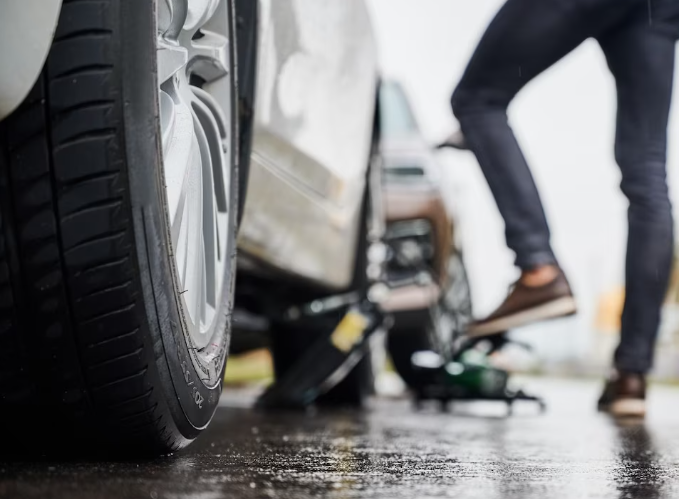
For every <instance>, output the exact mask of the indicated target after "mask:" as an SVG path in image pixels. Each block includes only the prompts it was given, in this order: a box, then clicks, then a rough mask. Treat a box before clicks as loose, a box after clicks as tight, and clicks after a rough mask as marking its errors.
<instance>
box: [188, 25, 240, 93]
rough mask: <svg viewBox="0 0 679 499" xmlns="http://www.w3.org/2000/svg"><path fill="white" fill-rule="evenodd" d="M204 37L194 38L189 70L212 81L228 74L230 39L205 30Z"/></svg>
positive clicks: (207, 80)
mask: <svg viewBox="0 0 679 499" xmlns="http://www.w3.org/2000/svg"><path fill="white" fill-rule="evenodd" d="M202 34H203V36H202V38H198V39H197V40H193V42H192V50H191V55H190V62H189V64H188V65H189V71H191V72H192V73H194V74H196V75H198V76H200V77H201V78H202V79H203V80H205V81H206V82H208V83H210V82H212V81H214V80H216V79H218V78H221V77H223V76H225V75H226V74H228V72H229V70H228V68H229V65H230V50H231V49H230V48H229V40H228V39H227V38H226V37H224V36H222V35H218V34H217V33H214V32H211V31H203V32H202Z"/></svg>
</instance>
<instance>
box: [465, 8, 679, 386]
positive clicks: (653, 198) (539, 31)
mask: <svg viewBox="0 0 679 499" xmlns="http://www.w3.org/2000/svg"><path fill="white" fill-rule="evenodd" d="M678 36H679V0H650V1H649V0H508V1H507V3H506V4H505V5H504V6H503V7H502V9H501V10H500V12H499V13H498V14H497V16H496V17H495V19H494V20H493V21H492V23H491V24H490V26H489V27H488V29H487V31H486V33H485V34H484V36H483V38H482V39H481V42H480V43H479V46H478V47H477V49H476V52H475V53H474V55H473V57H472V59H471V61H470V63H469V66H468V67H467V69H466V71H465V73H464V76H463V77H462V81H461V82H460V84H459V86H458V88H457V89H456V91H455V94H454V95H453V99H452V105H453V111H454V112H455V115H456V116H457V118H458V120H459V121H460V125H461V127H462V131H463V133H464V134H465V137H466V140H467V143H468V144H469V147H470V148H471V149H472V151H473V152H474V153H475V154H476V157H477V158H478V161H479V163H480V165H481V169H482V170H483V173H484V175H485V177H486V179H487V181H488V184H489V185H490V188H491V191H492V193H493V195H494V197H495V200H496V202H497V204H498V207H499V209H500V212H501V214H502V216H503V218H504V221H505V227H506V238H507V244H508V246H509V247H510V248H511V249H512V250H513V251H514V252H515V253H516V264H517V265H518V266H519V267H520V268H522V269H529V268H531V267H535V266H538V265H541V264H551V263H556V258H555V256H554V253H553V252H552V249H551V246H550V234H549V228H548V226H547V221H546V219H545V214H544V211H543V208H542V203H541V201H540V197H539V195H538V191H537V189H536V187H535V183H534V181H533V178H532V176H531V173H530V170H529V169H528V165H527V164H526V160H525V158H524V156H523V154H522V152H521V149H520V148H519V145H518V143H517V141H516V138H515V137H514V134H513V132H512V130H511V128H510V126H509V124H508V122H507V106H508V105H509V103H510V102H511V101H512V99H513V98H514V96H515V95H516V94H517V93H518V92H519V90H521V89H522V88H523V86H524V85H526V83H528V82H529V81H530V80H531V79H533V78H534V77H535V76H537V75H538V74H540V73H541V72H542V71H544V70H545V69H547V68H548V67H550V66H551V65H552V64H554V63H555V62H557V61H558V60H559V59H561V58H562V57H564V56H565V55H566V54H568V53H569V52H571V51H572V50H573V49H575V48H576V47H578V46H579V45H580V44H581V43H582V42H583V41H584V40H586V39H588V38H595V39H596V40H597V41H598V42H599V44H600V46H601V48H602V49H603V51H604V53H605V55H606V59H607V61H608V67H609V68H610V70H611V72H612V73H613V76H614V77H615V80H616V86H617V94H618V116H617V134H616V142H615V157H616V160H617V162H618V164H619V166H620V169H621V171H622V184H621V187H622V191H623V192H624V194H625V195H626V196H627V198H628V199H629V212H628V219H629V239H628V245H627V263H626V282H627V294H626V299H625V308H624V312H623V317H622V337H621V342H620V346H619V347H618V349H617V351H616V355H615V364H616V366H617V367H618V368H619V369H621V370H625V371H633V372H641V373H645V372H647V371H648V370H649V369H650V368H651V365H652V361H653V350H654V345H655V340H656V337H657V332H658V327H659V322H660V309H661V305H662V302H663V298H664V295H665V292H666V289H667V284H668V278H669V274H670V267H671V261H672V253H673V241H674V236H673V221H672V211H671V205H670V200H669V197H668V190H667V182H666V173H665V166H666V165H665V164H666V149H667V122H668V115H669V109H670V101H671V97H672V84H673V76H674V53H675V41H676V39H677V37H678ZM583 77H586V75H583ZM555 97H557V96H555ZM583 119H587V117H586V116H583ZM583 181H586V179H583ZM573 202H574V203H576V202H577V199H573Z"/></svg>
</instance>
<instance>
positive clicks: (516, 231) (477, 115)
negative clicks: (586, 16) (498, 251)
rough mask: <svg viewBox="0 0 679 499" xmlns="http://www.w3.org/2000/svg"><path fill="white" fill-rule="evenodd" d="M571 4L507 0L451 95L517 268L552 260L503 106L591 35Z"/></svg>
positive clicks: (528, 176)
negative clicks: (502, 219)
mask: <svg viewBox="0 0 679 499" xmlns="http://www.w3.org/2000/svg"><path fill="white" fill-rule="evenodd" d="M569 4H570V6H568V7H567V5H569ZM576 4H578V2H577V1H573V2H563V1H560V0H509V1H508V2H507V3H506V4H505V5H504V6H503V7H502V9H501V10H500V11H499V12H498V14H497V16H496V17H495V18H494V19H493V21H492V22H491V24H490V25H489V26H488V29H487V30H486V32H485V34H484V35H483V38H482V39H481V41H480V43H479V45H478V47H477V49H476V51H475V52H474V54H473V56H472V59H471V61H470V62H469V65H468V67H467V69H466V71H465V73H464V75H463V77H462V80H461V81H460V83H459V85H458V87H457V89H456V90H455V93H454V94H453V98H452V106H453V112H454V113H455V116H456V117H457V119H458V121H459V122H460V126H461V129H462V132H463V134H464V138H465V140H466V143H467V146H468V147H469V148H470V149H471V150H472V151H473V152H474V154H475V155H476V157H477V159H478V162H479V164H480V166H481V169H482V171H483V173H484V175H485V177H486V180H487V182H488V185H489V186H490V189H491V191H492V193H493V196H494V198H495V201H496V203H497V205H498V208H499V210H500V213H501V215H502V216H503V218H504V222H505V235H506V239H507V245H508V246H509V248H510V249H512V250H513V251H514V252H515V253H516V265H517V266H518V267H520V268H521V269H524V270H529V269H531V268H535V267H538V266H540V265H545V264H555V263H556V258H555V257H554V253H553V252H552V249H551V246H550V234H549V228H548V226H547V221H546V219H545V214H544V211H543V208H542V203H541V201H540V196H539V194H538V191H537V189H536V187H535V183H534V181H533V177H532V175H531V173H530V170H529V168H528V165H527V163H526V160H525V158H524V156H523V154H522V152H521V149H520V147H519V144H518V143H517V141H516V138H515V136H514V133H513V132H512V129H511V128H510V126H509V123H508V121H507V107H508V105H509V103H510V102H511V101H512V99H513V98H514V96H515V95H516V94H517V93H518V92H519V90H521V89H522V88H523V87H524V86H525V85H526V84H527V83H528V82H529V81H530V80H532V79H533V78H534V77H535V76H537V75H538V74H540V73H541V72H543V71H544V70H545V69H547V68H548V67H550V66H551V65H553V64H554V63H555V62H557V61H558V60H560V59H561V58H562V57H564V56H565V55H566V54H568V53H569V52H571V51H572V50H573V49H575V48H576V47H577V46H578V45H580V44H581V43H582V42H583V41H584V40H585V39H586V38H588V37H589V36H590V34H591V33H590V31H589V29H588V28H587V27H586V26H585V24H584V22H583V18H582V16H581V14H580V12H579V10H581V9H579V8H577V7H576Z"/></svg>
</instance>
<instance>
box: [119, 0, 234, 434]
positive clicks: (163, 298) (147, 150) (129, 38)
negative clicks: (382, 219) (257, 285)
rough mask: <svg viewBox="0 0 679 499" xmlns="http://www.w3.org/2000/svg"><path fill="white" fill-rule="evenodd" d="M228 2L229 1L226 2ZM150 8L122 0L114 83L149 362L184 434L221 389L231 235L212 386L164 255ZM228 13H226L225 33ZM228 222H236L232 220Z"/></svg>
mask: <svg viewBox="0 0 679 499" xmlns="http://www.w3.org/2000/svg"><path fill="white" fill-rule="evenodd" d="M229 3H230V7H231V8H233V5H232V2H229ZM155 9H156V0H143V1H138V0H134V1H126V0H123V1H121V16H122V20H123V22H122V26H123V28H122V30H123V36H122V37H121V47H120V49H121V60H122V61H123V70H122V74H123V76H122V82H121V83H122V84H121V87H122V92H123V99H124V109H125V111H124V113H125V115H124V116H125V137H126V153H127V154H126V156H127V158H128V159H127V162H128V174H129V181H130V192H131V200H132V210H133V219H134V233H135V240H136V248H137V258H138V263H139V277H140V280H141V287H142V290H143V295H144V297H143V298H144V304H145V309H146V316H147V318H148V331H149V335H150V336H151V339H152V341H153V345H154V355H155V359H154V361H155V367H156V368H157V373H158V375H159V377H160V383H161V385H162V387H163V389H164V395H165V397H164V398H165V401H166V403H167V404H168V408H169V410H170V412H171V413H172V416H173V420H174V422H175V423H176V425H177V427H178V430H179V431H180V432H181V433H182V435H184V436H185V437H186V438H194V437H195V436H197V434H198V433H199V430H201V429H203V428H205V427H206V426H207V425H208V423H209V422H210V420H211V419H212V416H213V415H214V412H215V410H216V407H217V404H218V402H219V397H220V395H221V391H222V381H221V380H222V378H223V371H224V368H225V366H226V356H227V352H228V342H229V338H230V329H231V324H230V322H231V321H230V316H231V310H232V308H233V294H234V282H235V281H234V278H235V241H236V237H235V230H234V233H233V234H232V235H231V237H230V240H229V247H228V250H227V255H230V258H229V260H227V264H226V270H225V271H226V272H227V277H226V278H225V279H224V285H223V287H224V291H223V294H226V296H227V299H228V301H227V304H226V306H224V310H223V313H222V314H221V315H220V317H218V318H217V319H215V320H218V321H220V322H219V323H218V324H217V327H223V328H224V330H225V334H226V339H225V342H224V348H223V353H222V354H221V355H220V358H221V360H220V362H221V367H220V369H219V380H218V381H217V383H216V384H215V385H214V386H206V385H205V384H204V383H203V381H201V380H202V379H203V378H204V375H201V372H200V371H199V369H197V362H196V359H195V356H194V353H193V352H192V350H191V349H189V348H188V345H187V334H186V332H185V330H184V327H183V321H182V317H181V309H180V305H179V294H178V293H179V291H178V289H177V285H176V282H175V281H176V280H175V273H174V270H173V257H172V256H171V255H172V249H171V243H170V241H171V239H170V227H169V223H168V220H167V214H166V210H165V187H164V174H163V165H162V159H161V158H162V153H161V138H160V127H159V114H160V112H159V106H158V81H157V76H156V75H157V55H156V16H155ZM232 12H233V11H232ZM233 21H234V19H233V16H232V18H231V26H232V33H234V30H233ZM233 45H234V44H231V46H232V47H233ZM232 60H233V59H232ZM150 68H153V70H150ZM233 73H235V72H233ZM235 83H236V82H235V78H234V85H233V88H234V95H233V96H232V99H233V101H232V102H233V103H234V105H233V106H232V111H233V113H234V114H235V108H236V106H235V103H236V102H237V100H236V95H237V93H236V91H235V90H236V89H235ZM231 118H232V136H233V138H232V143H233V147H232V155H233V163H232V164H233V166H234V167H233V169H232V171H231V191H232V192H231V206H229V208H230V215H229V216H230V224H231V223H232V222H235V220H236V217H237V213H236V212H237V206H238V168H237V158H238V154H237V126H238V125H237V122H236V120H235V119H234V116H233V115H232V117H231ZM230 226H231V227H234V229H235V223H233V224H232V225H230Z"/></svg>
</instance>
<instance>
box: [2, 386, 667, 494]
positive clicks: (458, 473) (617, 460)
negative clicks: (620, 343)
mask: <svg viewBox="0 0 679 499" xmlns="http://www.w3.org/2000/svg"><path fill="white" fill-rule="evenodd" d="M528 385H529V386H530V387H532V388H533V390H534V391H537V392H539V393H542V394H544V395H547V396H548V397H547V398H548V403H549V410H548V412H547V413H546V414H545V415H539V414H538V411H537V410H536V408H535V407H533V406H530V405H527V406H522V407H518V408H517V410H516V412H515V415H514V416H512V417H510V418H507V417H505V410H504V407H503V406H501V405H495V404H491V405H487V404H477V405H465V406H460V407H457V408H455V409H454V410H453V413H452V414H441V413H439V412H437V410H436V409H435V408H429V409H425V410H424V411H423V412H420V413H415V412H414V411H413V410H412V408H411V406H410V404H409V403H408V401H407V400H376V401H374V402H373V403H372V407H371V408H370V409H369V410H368V411H366V412H364V413H360V412H342V411H338V412H319V413H316V414H307V415H300V414H289V413H288V414H271V415H267V414H259V413H255V412H252V411H251V410H250V409H248V404H249V403H250V402H251V396H250V395H249V394H247V393H244V392H238V393H231V394H229V395H227V396H225V397H224V399H223V404H222V407H221V408H220V409H219V411H218V413H217V416H216V418H215V421H214V422H213V424H212V426H211V427H210V429H209V430H208V432H207V433H206V434H205V435H204V436H203V437H202V438H201V439H200V440H199V441H198V442H196V444H195V445H193V446H192V447H190V448H189V449H188V450H187V451H185V452H182V453H178V454H177V455H174V456H168V457H164V458H162V459H158V460H154V461H140V462H128V463H120V462H118V463H106V462H98V463H91V462H90V463H85V462H83V463H73V462H71V463H40V464H38V465H36V464H31V463H25V462H3V463H0V497H2V498H5V497H7V498H13V499H19V498H27V497H31V498H33V497H36V498H37V497H40V498H64V499H66V498H68V499H80V498H83V499H84V498H87V499H96V498H106V499H108V498H111V499H113V498H115V499H120V498H154V499H156V498H158V499H160V498H168V499H180V498H187V499H188V498H190V499H218V498H238V499H249V498H289V499H305V498H328V499H344V498H389V499H396V498H408V499H413V498H429V497H454V498H460V499H463V498H482V499H493V498H517V499H518V498H521V499H529V498H541V499H542V498H550V499H555V498H586V497H587V498H590V497H591V498H644V499H654V498H661V497H663V498H664V497H667V498H672V497H679V418H677V408H679V390H676V389H672V388H664V387H659V388H656V389H655V390H654V392H653V394H652V400H651V406H652V409H653V413H652V416H651V417H649V418H648V420H647V422H646V423H645V424H640V423H634V422H628V423H626V424H615V423H614V422H612V421H610V420H609V419H608V418H606V417H604V416H601V415H598V414H596V412H594V411H593V410H592V404H593V401H594V400H596V396H597V389H598V385H597V384H594V383H590V382H574V381H542V380H531V381H529V382H528Z"/></svg>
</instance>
